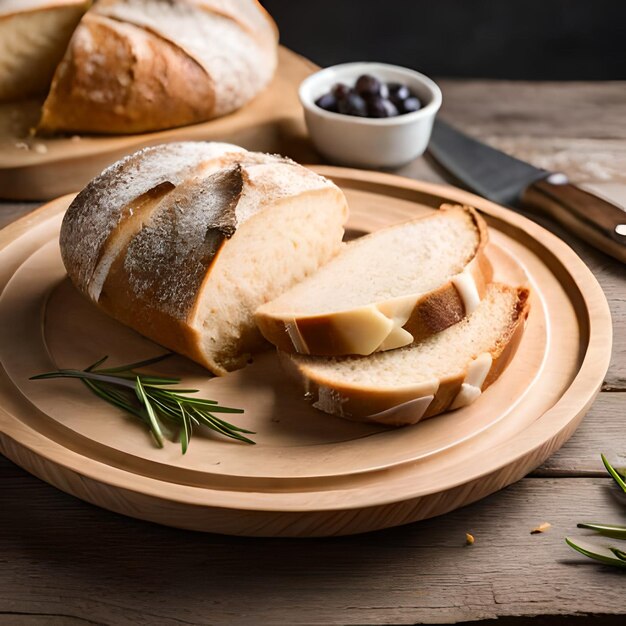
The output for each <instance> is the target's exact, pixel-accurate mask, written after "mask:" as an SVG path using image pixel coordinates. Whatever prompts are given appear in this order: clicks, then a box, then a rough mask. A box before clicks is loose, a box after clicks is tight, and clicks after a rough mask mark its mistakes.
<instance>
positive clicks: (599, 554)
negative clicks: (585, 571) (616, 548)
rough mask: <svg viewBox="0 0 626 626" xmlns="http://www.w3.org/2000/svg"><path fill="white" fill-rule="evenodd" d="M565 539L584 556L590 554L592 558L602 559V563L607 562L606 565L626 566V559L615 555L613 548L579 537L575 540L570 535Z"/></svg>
mask: <svg viewBox="0 0 626 626" xmlns="http://www.w3.org/2000/svg"><path fill="white" fill-rule="evenodd" d="M565 541H566V543H567V545H568V546H570V548H574V550H576V551H577V552H580V553H581V554H583V555H584V556H588V557H589V558H590V559H594V560H596V561H600V563H605V564H606V565H615V566H617V567H626V561H622V560H621V559H620V558H618V557H617V556H615V555H614V554H613V552H612V550H611V548H605V547H603V546H596V545H593V544H591V543H590V542H587V541H584V540H582V539H577V540H576V541H575V540H574V539H571V538H570V537H566V538H565Z"/></svg>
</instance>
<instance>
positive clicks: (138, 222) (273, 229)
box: [60, 142, 348, 374]
mask: <svg viewBox="0 0 626 626" xmlns="http://www.w3.org/2000/svg"><path fill="white" fill-rule="evenodd" d="M347 211H348V209H347V204H346V201H345V198H344V195H343V193H342V192H341V191H340V190H339V189H338V188H337V187H336V186H335V185H334V184H333V183H331V182H330V181H328V180H326V179H324V178H322V177H321V176H318V175H317V174H315V173H314V172H312V171H310V170H308V169H306V168H304V167H302V166H300V165H298V164H296V163H294V162H293V161H290V160H289V159H285V158H283V157H279V156H271V155H266V154H259V153H252V152H247V151H245V150H243V149H241V148H239V147H237V146H232V145H229V144H218V143H205V142H198V143H193V142H187V143H174V144H165V145H161V146H156V147H151V148H146V149H144V150H142V151H140V152H137V153H135V154H133V155H131V156H129V157H126V158H124V159H122V160H121V161H119V162H117V163H115V164H114V165H112V166H111V167H109V168H108V169H107V170H105V171H104V172H103V173H102V174H101V175H100V176H98V177H97V178H95V179H94V180H93V181H91V182H90V183H89V184H88V185H87V187H86V188H85V189H84V190H83V191H82V192H81V193H79V194H78V196H77V197H76V199H75V200H74V201H73V202H72V204H71V206H70V207H69V209H68V211H67V213H66V215H65V217H64V220H63V224H62V228H61V236H60V244H61V253H62V257H63V262H64V264H65V267H66V269H67V272H68V274H69V276H70V278H71V280H72V282H73V283H74V285H75V286H76V287H77V288H78V289H79V290H80V291H81V292H82V293H84V294H85V295H86V296H87V297H89V298H90V299H91V300H92V301H93V302H95V303H96V304H98V305H99V306H100V307H102V308H103V309H104V310H105V311H107V312H108V313H109V314H111V315H112V316H113V317H115V318H116V319H118V320H120V321H121V322H123V323H125V324H127V325H129V326H131V327H132V328H134V329H136V330H137V331H139V332H140V333H142V334H143V335H145V336H147V337H149V338H150V339H153V340H154V341H156V342H157V343H160V344H162V345H163V346H166V347H168V348H170V349H172V350H174V351H176V352H179V353H181V354H184V355H186V356H188V357H190V358H191V359H194V360H195V361H197V362H198V363H201V364H202V365H204V366H205V367H207V368H208V369H209V370H211V371H213V372H214V373H216V374H224V373H226V372H228V371H231V370H233V369H236V368H239V367H242V366H243V365H245V363H246V361H247V359H248V358H249V356H250V354H251V353H254V352H256V351H258V350H260V349H262V348H263V347H264V346H265V347H267V346H268V345H269V344H266V343H265V341H264V340H263V338H262V336H261V334H260V332H259V331H258V329H257V327H256V324H255V322H254V311H255V310H256V309H257V308H258V306H259V305H261V304H263V303H265V302H267V301H268V300H270V299H272V298H275V297H276V296H278V295H279V294H280V293H282V292H283V291H284V290H286V289H288V288H289V287H291V286H292V285H293V284H295V283H297V282H299V281H301V280H303V279H304V278H306V277H307V276H308V275H310V274H311V273H313V272H314V271H315V270H316V269H317V268H318V267H319V266H320V265H322V264H324V263H325V262H327V261H328V260H329V259H330V258H331V257H333V256H334V255H335V254H337V252H338V250H339V249H340V246H341V245H342V244H341V240H342V236H343V224H344V223H345V220H346V219H347Z"/></svg>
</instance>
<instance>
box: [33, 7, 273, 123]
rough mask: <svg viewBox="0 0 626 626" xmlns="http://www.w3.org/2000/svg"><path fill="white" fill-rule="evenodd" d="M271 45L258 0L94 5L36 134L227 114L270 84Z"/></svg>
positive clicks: (70, 49)
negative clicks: (38, 132)
mask: <svg viewBox="0 0 626 626" xmlns="http://www.w3.org/2000/svg"><path fill="white" fill-rule="evenodd" d="M277 45H278V34H277V30H276V26H275V24H274V22H273V21H272V20H271V18H270V17H269V16H268V15H267V13H266V12H265V11H264V10H263V9H262V7H261V6H260V5H259V3H258V2H256V0H168V1H165V0H99V1H98V2H96V3H95V4H94V5H93V7H92V8H91V9H90V10H89V11H88V12H87V13H86V14H85V15H84V17H83V19H82V20H81V21H80V23H79V25H78V27H77V28H76V31H75V32H74V35H73V36H72V38H71V40H70V42H69V45H68V47H67V51H66V52H65V56H64V57H63V60H62V62H61V63H60V64H59V66H58V68H57V70H56V72H55V75H54V79H53V82H52V87H51V89H50V93H49V94H48V97H47V99H46V101H45V103H44V106H43V112H42V117H41V121H40V123H39V131H40V132H42V133H51V132H58V131H65V132H78V133H81V132H82V133H140V132H147V131H154V130H159V129H164V128H172V127H175V126H183V125H187V124H194V123H197V122H202V121H205V120H209V119H212V118H215V117H218V116H221V115H225V114H226V113H230V112H231V111H234V110H235V109H238V108H239V107H241V106H242V105H244V104H245V103H246V102H248V101H249V100H250V99H251V98H253V97H254V96H255V95H256V94H257V93H258V92H259V91H260V90H261V89H262V88H263V87H265V85H267V83H268V82H269V81H270V79H271V77H272V75H273V73H274V70H275V67H276V61H277V50H278V48H277Z"/></svg>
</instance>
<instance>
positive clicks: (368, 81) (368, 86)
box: [354, 74, 381, 98]
mask: <svg viewBox="0 0 626 626" xmlns="http://www.w3.org/2000/svg"><path fill="white" fill-rule="evenodd" d="M380 88H381V82H380V81H379V80H378V78H376V77H374V76H372V75H370V74H363V75H361V76H359V77H358V78H357V81H356V84H355V85H354V89H355V91H356V92H357V93H358V94H359V96H361V97H363V98H371V97H373V96H378V95H380Z"/></svg>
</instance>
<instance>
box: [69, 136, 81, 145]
mask: <svg viewBox="0 0 626 626" xmlns="http://www.w3.org/2000/svg"><path fill="white" fill-rule="evenodd" d="M70 141H71V142H72V143H76V142H78V141H80V135H72V136H71V137H70Z"/></svg>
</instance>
